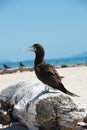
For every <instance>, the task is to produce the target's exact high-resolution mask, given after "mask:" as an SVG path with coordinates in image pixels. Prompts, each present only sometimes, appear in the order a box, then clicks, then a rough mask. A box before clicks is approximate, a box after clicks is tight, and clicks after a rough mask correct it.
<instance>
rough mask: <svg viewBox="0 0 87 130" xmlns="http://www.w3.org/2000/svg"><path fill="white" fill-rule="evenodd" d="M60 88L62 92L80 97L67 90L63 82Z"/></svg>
mask: <svg viewBox="0 0 87 130" xmlns="http://www.w3.org/2000/svg"><path fill="white" fill-rule="evenodd" d="M60 90H61V91H62V92H63V93H65V94H68V95H69V96H73V97H75V96H76V97H80V96H78V95H76V94H74V93H72V92H70V91H68V90H67V89H66V88H65V87H64V85H63V84H61V87H60Z"/></svg>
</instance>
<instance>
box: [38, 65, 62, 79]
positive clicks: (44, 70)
mask: <svg viewBox="0 0 87 130" xmlns="http://www.w3.org/2000/svg"><path fill="white" fill-rule="evenodd" d="M38 70H39V74H40V76H41V77H42V76H44V78H45V77H46V78H47V79H49V78H52V77H56V79H57V80H59V81H61V78H60V76H59V74H58V73H57V71H56V70H55V69H54V67H53V66H51V65H49V64H41V65H39V66H38Z"/></svg>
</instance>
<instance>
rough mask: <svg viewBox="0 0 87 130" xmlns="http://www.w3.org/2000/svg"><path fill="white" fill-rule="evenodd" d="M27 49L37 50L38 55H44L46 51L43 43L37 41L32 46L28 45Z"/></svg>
mask: <svg viewBox="0 0 87 130" xmlns="http://www.w3.org/2000/svg"><path fill="white" fill-rule="evenodd" d="M27 50H29V51H33V52H35V54H36V55H42V56H44V54H45V51H44V48H43V47H42V45H41V44H39V43H35V44H33V45H32V46H30V47H28V48H27Z"/></svg>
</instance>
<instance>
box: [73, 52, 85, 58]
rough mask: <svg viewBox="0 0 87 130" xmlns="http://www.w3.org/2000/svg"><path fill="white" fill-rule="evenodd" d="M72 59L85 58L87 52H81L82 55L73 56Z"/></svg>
mask: <svg viewBox="0 0 87 130" xmlns="http://www.w3.org/2000/svg"><path fill="white" fill-rule="evenodd" d="M73 57H77V58H83V57H87V51H84V52H82V53H80V54H77V55H75V56H73Z"/></svg>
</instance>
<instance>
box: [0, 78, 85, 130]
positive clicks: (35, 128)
mask: <svg viewBox="0 0 87 130" xmlns="http://www.w3.org/2000/svg"><path fill="white" fill-rule="evenodd" d="M46 87H47V86H46V85H44V84H42V83H41V82H40V81H38V80H35V81H26V82H21V83H18V84H16V85H12V86H9V87H8V88H7V89H5V90H3V91H2V92H1V95H2V97H4V96H5V97H8V100H9V103H10V105H11V106H12V111H11V118H12V122H14V120H15V119H17V120H19V121H20V122H21V123H23V124H25V126H26V127H27V128H28V129H29V130H76V129H77V123H78V122H80V121H83V120H84V118H85V117H86V113H85V111H84V110H83V109H79V108H78V107H77V105H76V104H75V103H74V102H73V101H72V99H71V98H70V97H68V96H67V95H64V94H63V93H62V92H60V91H55V90H53V89H51V88H50V91H49V92H48V93H46V91H45V88H46ZM0 98H1V96H0ZM1 100H3V99H1ZM4 101H6V100H5V98H4ZM0 106H1V108H2V105H0ZM7 111H9V110H7ZM7 114H8V112H7Z"/></svg>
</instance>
